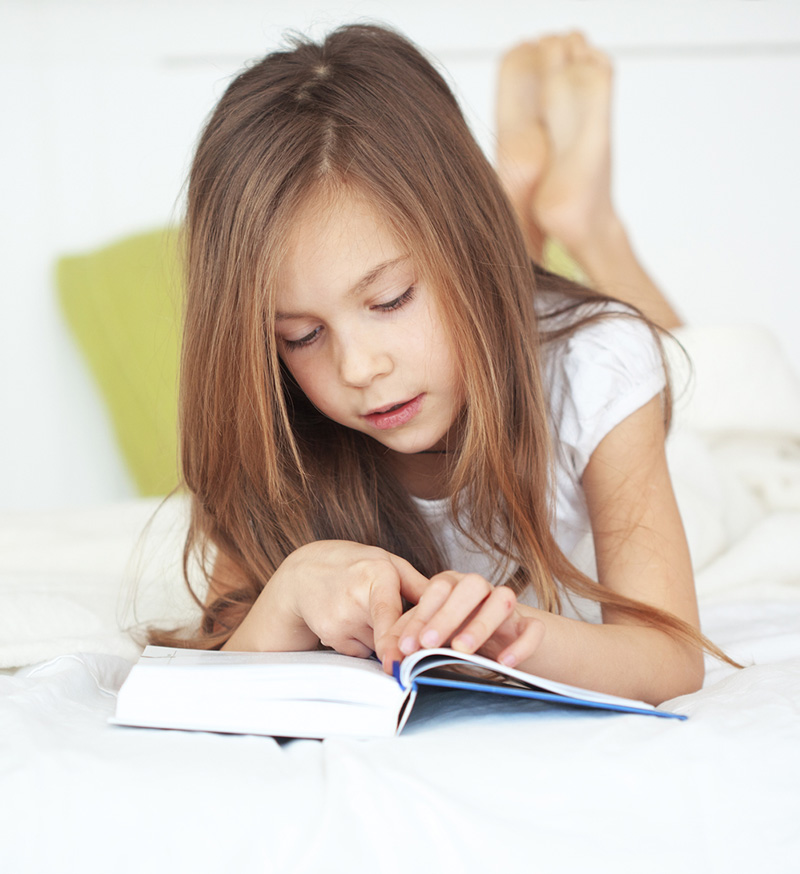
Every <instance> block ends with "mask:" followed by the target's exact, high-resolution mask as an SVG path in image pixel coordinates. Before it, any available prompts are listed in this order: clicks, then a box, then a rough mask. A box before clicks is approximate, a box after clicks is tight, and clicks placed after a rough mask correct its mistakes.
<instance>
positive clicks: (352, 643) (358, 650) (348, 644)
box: [332, 637, 372, 659]
mask: <svg viewBox="0 0 800 874" xmlns="http://www.w3.org/2000/svg"><path fill="white" fill-rule="evenodd" d="M332 646H333V648H334V649H335V650H336V652H338V653H341V654H342V655H347V656H355V657H356V658H359V659H366V658H369V656H371V655H372V647H371V646H367V644H366V643H364V642H363V641H361V640H356V638H354V637H348V638H344V639H343V640H340V641H337V642H336V643H335V644H332Z"/></svg>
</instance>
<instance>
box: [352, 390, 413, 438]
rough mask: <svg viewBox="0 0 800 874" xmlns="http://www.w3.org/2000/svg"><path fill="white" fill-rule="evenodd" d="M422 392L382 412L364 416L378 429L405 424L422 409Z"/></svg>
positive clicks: (382, 429)
mask: <svg viewBox="0 0 800 874" xmlns="http://www.w3.org/2000/svg"><path fill="white" fill-rule="evenodd" d="M424 397H425V395H424V394H421V395H417V396H416V397H415V398H411V400H410V401H406V402H405V403H403V404H400V405H399V406H397V407H392V408H391V409H389V410H386V411H384V412H382V413H380V412H379V413H367V415H366V416H364V418H365V419H366V420H367V421H368V422H369V423H370V425H372V427H373V428H377V429H378V430H380V431H386V430H387V429H389V428H397V427H398V426H399V425H405V424H406V422H410V421H411V420H412V419H413V418H414V416H416V415H417V413H418V412H419V411H420V410H421V409H422V399H423V398H424Z"/></svg>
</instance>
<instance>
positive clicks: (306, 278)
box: [279, 191, 410, 297]
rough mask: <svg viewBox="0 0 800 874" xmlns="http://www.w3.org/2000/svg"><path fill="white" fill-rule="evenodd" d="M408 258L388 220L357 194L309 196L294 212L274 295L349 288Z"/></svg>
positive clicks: (343, 193) (406, 251)
mask: <svg viewBox="0 0 800 874" xmlns="http://www.w3.org/2000/svg"><path fill="white" fill-rule="evenodd" d="M408 261H410V255H409V252H408V247H407V246H406V245H405V244H404V242H403V241H402V240H401V239H400V236H399V235H398V234H397V232H396V230H395V228H394V227H393V225H392V223H391V222H390V221H389V220H388V219H387V218H386V216H385V215H384V214H383V213H382V211H381V210H379V209H376V207H375V206H374V204H373V203H371V202H370V201H369V199H368V198H366V197H364V196H363V195H360V194H358V193H352V192H347V191H344V192H341V193H339V194H338V196H335V197H332V196H330V195H327V196H322V197H317V198H315V197H313V196H311V197H308V198H306V200H305V201H304V203H303V204H302V205H301V207H300V208H299V209H298V210H297V212H296V213H295V215H294V217H293V220H292V222H291V226H290V229H289V237H288V246H287V248H286V256H285V258H284V259H283V263H282V265H281V271H280V273H281V281H280V283H279V286H280V293H279V297H286V296H287V295H291V294H293V293H296V292H298V291H300V290H303V291H305V290H308V289H314V288H322V287H325V288H328V287H339V286H342V285H344V286H347V287H351V286H354V285H356V284H358V283H359V282H361V281H362V280H363V279H364V278H365V277H367V276H368V275H369V274H370V273H371V272H373V271H375V270H376V269H377V268H378V267H380V266H381V265H385V264H389V263H393V264H398V265H399V264H401V263H402V262H408Z"/></svg>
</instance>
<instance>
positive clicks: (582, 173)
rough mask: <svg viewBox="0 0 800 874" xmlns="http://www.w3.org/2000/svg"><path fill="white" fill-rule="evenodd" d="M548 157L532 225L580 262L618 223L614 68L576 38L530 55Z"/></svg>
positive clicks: (551, 41) (545, 44) (545, 43)
mask: <svg viewBox="0 0 800 874" xmlns="http://www.w3.org/2000/svg"><path fill="white" fill-rule="evenodd" d="M530 59H531V64H532V68H533V67H534V66H535V69H536V73H537V75H538V82H539V112H540V118H541V120H542V124H543V127H544V129H545V131H546V135H547V143H548V153H547V154H548V160H547V164H546V166H545V168H544V170H543V172H542V173H541V174H540V176H539V179H538V182H537V184H536V186H535V189H534V191H533V197H532V200H531V209H532V212H533V220H534V222H535V223H536V224H537V225H538V226H539V227H541V228H542V229H543V231H544V232H545V234H546V235H547V236H548V237H552V238H554V239H556V240H558V241H560V242H561V243H563V244H564V246H566V248H567V249H568V250H569V251H570V253H571V254H572V255H573V256H575V257H577V258H579V259H580V255H581V249H582V247H583V246H584V245H585V244H587V243H589V242H591V241H592V240H595V239H597V238H598V237H599V236H602V232H603V230H604V229H605V227H607V225H608V224H609V223H610V222H612V221H613V220H614V218H615V212H614V208H613V205H612V201H611V142H610V124H611V78H612V74H611V63H610V61H609V59H608V58H607V57H606V55H604V54H603V53H602V52H600V51H598V50H597V49H594V48H592V47H591V46H589V45H588V43H587V42H586V40H585V39H584V37H583V36H582V35H581V34H579V33H571V34H569V35H567V36H552V37H545V38H544V39H541V40H539V42H538V43H536V44H535V53H533V54H532V55H531V56H530Z"/></svg>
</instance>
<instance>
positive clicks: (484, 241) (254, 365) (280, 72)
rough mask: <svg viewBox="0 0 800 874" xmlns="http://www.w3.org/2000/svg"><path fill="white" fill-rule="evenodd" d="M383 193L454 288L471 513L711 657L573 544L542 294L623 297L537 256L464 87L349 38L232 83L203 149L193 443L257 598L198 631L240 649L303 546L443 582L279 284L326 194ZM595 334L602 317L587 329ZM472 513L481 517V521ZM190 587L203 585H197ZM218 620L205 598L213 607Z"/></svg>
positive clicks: (543, 582)
mask: <svg viewBox="0 0 800 874" xmlns="http://www.w3.org/2000/svg"><path fill="white" fill-rule="evenodd" d="M337 190H339V191H342V190H346V191H349V192H351V193H352V192H355V193H358V194H359V195H361V196H363V197H365V198H367V199H368V200H369V202H370V203H371V204H373V205H374V208H375V209H376V210H377V211H378V212H379V213H380V214H381V215H382V216H383V217H385V219H386V221H387V222H388V223H389V225H390V226H391V228H392V229H393V231H394V232H395V233H396V234H397V237H398V240H400V241H401V242H402V243H403V245H404V246H406V247H407V251H408V252H410V253H412V256H413V261H414V264H415V267H416V269H417V270H418V271H419V273H420V274H421V276H420V278H422V279H424V280H425V281H426V282H427V283H428V285H429V287H430V288H431V289H432V290H434V291H435V293H436V295H437V300H438V304H439V307H440V310H441V314H442V318H443V322H444V324H446V325H447V326H448V327H449V330H450V332H451V341H452V343H453V345H454V348H457V349H458V350H459V356H460V360H461V363H462V369H463V373H462V378H463V383H464V387H465V395H466V398H467V401H466V404H465V407H464V410H463V413H462V418H463V421H462V422H461V423H460V425H461V428H460V433H461V435H462V439H461V443H460V445H459V446H458V447H457V449H456V451H455V452H454V453H453V454H452V455H451V456H449V458H450V459H451V461H450V469H449V471H448V475H449V494H450V495H451V500H452V511H453V518H454V519H455V520H459V519H462V518H467V517H468V518H469V531H468V532H466V533H467V534H468V536H470V537H471V538H472V539H473V540H474V541H475V542H476V543H478V544H480V545H481V546H482V548H485V549H492V550H496V551H497V552H498V553H499V554H500V555H503V556H505V557H506V560H507V567H508V568H512V567H516V568H517V570H516V571H515V573H514V575H513V577H512V579H511V581H510V585H512V586H513V588H514V589H515V590H516V591H517V592H521V591H522V590H523V589H524V588H526V587H528V586H531V587H532V588H533V590H534V591H535V593H536V596H537V598H538V602H539V604H540V606H541V607H542V608H543V609H545V610H550V611H556V612H557V611H559V610H560V607H561V599H560V596H559V586H563V587H564V588H565V589H566V590H568V591H570V592H573V593H575V594H578V595H581V596H587V597H590V598H592V599H594V600H595V601H598V602H600V603H601V604H606V605H613V606H614V607H615V608H616V609H617V610H619V611H622V612H623V613H625V614H626V615H628V616H630V617H633V618H635V619H636V620H637V621H640V622H643V623H648V624H652V625H656V626H658V627H660V628H663V629H665V630H668V631H669V632H670V633H672V634H674V635H677V636H679V637H681V638H683V639H684V640H688V641H690V642H692V643H693V644H695V645H702V642H703V641H702V638H701V637H700V635H699V634H698V633H697V632H695V631H694V630H693V629H692V628H691V627H690V626H689V625H688V624H686V623H684V622H682V621H680V620H678V619H677V618H675V617H673V616H670V615H669V614H666V613H664V612H661V611H658V610H656V609H654V608H651V607H648V606H646V605H644V604H641V603H638V602H635V601H632V600H630V599H628V598H625V597H623V596H621V595H618V594H615V593H613V592H611V591H609V590H608V589H606V588H604V587H603V586H601V585H598V584H597V583H595V582H594V581H592V580H591V579H589V578H588V577H586V576H585V575H583V574H582V573H580V572H579V571H578V570H577V569H576V568H575V567H573V565H572V564H571V563H570V562H569V561H568V560H567V558H566V557H565V556H564V555H563V554H562V552H561V551H560V549H559V548H558V546H557V544H556V542H555V540H554V537H553V534H552V522H553V511H552V497H553V488H554V481H553V464H552V457H553V454H552V451H551V446H550V443H551V437H550V433H549V425H548V412H547V403H546V399H545V397H544V393H543V388H542V379H541V372H540V348H539V347H540V344H541V342H542V339H544V340H545V341H546V340H547V339H548V332H547V331H546V330H543V329H542V327H541V326H540V325H539V324H538V322H537V316H536V312H535V308H534V302H535V298H536V295H537V293H541V292H542V291H557V292H559V293H560V294H561V295H562V296H563V297H564V299H565V300H566V301H568V304H567V305H568V306H573V307H579V308H581V307H583V306H584V305H585V304H587V303H591V302H596V301H598V300H602V299H604V298H602V296H600V295H598V294H596V293H595V292H592V291H590V290H588V289H584V288H582V287H580V286H578V285H574V284H572V283H569V282H567V281H566V280H563V279H560V278H558V277H555V276H553V275H552V274H550V273H548V272H547V271H544V270H542V269H541V268H537V267H535V266H534V265H533V264H532V263H531V261H530V260H529V258H528V256H527V254H526V249H525V243H524V240H523V237H522V234H521V231H520V229H519V228H518V226H517V222H516V220H515V218H514V214H513V212H512V209H511V207H510V205H509V203H508V201H507V199H506V197H505V195H504V193H503V191H502V189H501V187H500V184H499V182H498V179H497V176H496V174H495V173H494V171H493V170H492V168H491V166H490V165H489V163H488V162H487V160H486V158H485V156H484V155H483V153H482V152H481V150H480V149H479V147H478V146H477V144H476V142H475V140H474V139H473V137H472V135H471V134H470V132H469V129H468V126H467V124H466V122H465V121H464V118H463V116H462V114H461V111H460V109H459V107H458V104H457V102H456V100H455V98H454V97H453V95H452V93H451V91H450V89H449V88H448V86H447V84H446V83H445V81H444V79H443V78H442V76H441V75H440V74H439V73H438V72H437V71H436V70H435V69H434V67H433V66H432V65H431V64H430V63H429V62H428V61H427V60H426V59H425V58H424V57H423V56H422V54H421V53H420V52H419V51H418V50H417V49H416V48H415V47H414V46H412V45H411V44H410V43H409V42H408V41H406V40H405V39H404V38H402V37H401V36H399V35H398V34H396V33H394V32H392V31H390V30H387V29H384V28H379V27H374V26H361V25H357V26H348V27H343V28H340V29H338V30H336V31H334V32H333V33H332V34H330V35H329V36H328V37H327V39H325V40H324V42H322V43H321V44H315V43H313V42H310V41H306V40H300V39H298V40H297V41H296V42H295V44H294V46H293V47H292V48H291V49H290V50H287V51H281V52H276V53H273V54H270V55H268V56H267V57H266V58H264V59H263V60H262V61H261V62H260V63H257V64H255V65H254V66H252V67H250V68H249V69H247V70H245V71H244V72H243V73H241V74H240V75H239V76H238V77H237V78H236V79H235V80H234V81H233V82H232V83H231V85H230V86H229V87H228V89H227V91H226V93H225V94H224V96H223V97H222V99H221V100H220V102H219V104H218V106H217V107H216V109H215V111H214V112H213V114H212V115H211V118H210V120H209V121H208V124H207V126H206V128H205V130H204V132H203V134H202V137H201V139H200V141H199V144H198V147H197V151H196V156H195V160H194V163H193V166H192V170H191V175H190V180H189V191H188V208H187V218H186V258H187V271H186V277H187V288H186V314H185V328H184V331H185V334H184V345H183V358H182V364H181V368H182V369H181V389H180V427H181V447H182V466H183V479H184V484H185V487H186V488H187V489H188V491H189V493H190V494H191V496H192V502H193V507H192V519H191V525H190V530H189V534H188V538H187V542H186V548H185V567H186V568H188V566H189V564H190V562H191V560H192V558H193V557H199V559H200V564H201V566H202V567H203V568H204V569H205V573H206V576H207V577H210V574H211V567H212V560H213V554H214V552H215V551H216V550H219V551H221V552H222V553H223V554H224V555H225V556H226V557H227V558H228V559H229V560H230V561H232V562H233V563H234V564H235V565H236V566H237V567H238V569H239V571H240V576H241V579H242V581H243V582H242V585H241V587H240V588H238V589H235V590H233V591H228V592H225V593H224V594H222V595H221V596H220V597H219V598H218V599H216V601H214V602H213V603H211V604H202V605H201V606H202V607H203V611H204V617H203V621H202V624H201V627H200V629H199V630H196V631H195V632H194V633H192V634H191V636H188V637H187V636H185V635H183V636H182V635H180V634H179V633H177V632H157V633H153V634H152V635H151V640H153V641H157V642H160V643H172V644H176V643H178V644H181V643H182V644H183V645H194V646H203V647H215V646H220V645H221V644H222V643H224V641H225V640H226V639H227V638H228V637H229V636H230V634H231V633H232V631H233V630H234V629H235V628H236V627H237V625H238V624H239V622H241V620H242V618H243V617H244V615H246V612H247V610H248V609H249V607H250V606H251V605H252V604H253V602H254V601H255V600H256V598H257V597H258V595H259V593H260V592H261V591H262V589H263V587H264V585H266V584H267V583H268V581H269V579H270V577H271V576H272V574H273V573H274V572H275V570H276V569H277V568H278V566H279V565H280V564H281V562H282V561H283V560H284V559H285V558H286V557H287V556H288V555H289V554H290V553H291V552H293V551H294V550H295V549H297V548H298V547H300V546H302V545H303V544H305V543H308V542H310V541H313V540H317V539H323V538H331V539H342V540H352V541H357V542H360V543H364V544H370V545H376V546H381V547H383V548H385V549H387V550H389V551H390V552H392V553H394V554H396V555H400V556H403V557H404V558H406V559H408V560H409V561H410V562H411V563H412V564H413V565H415V566H416V567H417V568H418V569H419V570H420V571H421V572H422V573H423V574H425V575H427V576H431V575H433V574H434V573H436V572H438V571H440V570H443V569H444V564H443V559H442V555H441V553H440V551H439V548H438V546H437V544H436V542H435V541H434V539H433V536H432V534H431V532H430V530H429V529H428V526H427V524H426V523H425V521H424V520H423V518H422V517H421V515H420V513H419V510H418V509H417V508H416V506H415V505H414V503H413V501H412V500H411V499H410V497H409V495H408V493H407V490H406V489H405V488H404V487H403V486H402V484H401V483H400V482H399V481H398V480H397V478H396V477H395V475H394V474H393V473H392V470H391V469H390V467H389V465H388V463H387V461H386V458H385V451H383V448H382V447H381V446H380V444H378V443H377V442H375V441H373V440H372V439H371V438H369V437H367V436H365V435H363V434H361V433H357V432H354V431H351V430H349V429H347V428H344V427H342V426H340V425H338V424H337V423H335V422H332V421H330V420H328V419H326V418H324V417H323V416H322V415H321V414H320V413H319V412H318V411H317V410H316V409H315V408H314V407H313V406H312V405H311V404H310V403H309V402H308V400H307V399H306V398H305V396H304V395H303V394H302V392H301V391H299V389H298V388H297V386H296V385H295V384H294V383H293V381H292V379H291V378H290V376H289V374H288V372H287V371H286V369H285V368H284V367H283V366H282V364H281V361H280V358H279V355H278V351H277V348H276V341H275V337H274V330H273V326H274V315H275V314H274V306H275V304H274V299H275V294H274V289H275V286H276V281H277V275H278V271H279V269H280V265H281V262H282V259H283V257H284V255H285V252H286V248H287V240H288V238H289V234H290V229H291V227H292V222H293V219H294V218H295V216H296V215H297V212H298V209H299V208H300V207H301V205H303V204H305V203H306V202H307V199H308V198H310V197H315V196H320V194H321V192H323V191H325V192H328V193H330V192H335V191H337ZM579 321H580V320H579ZM465 508H468V514H466V515H465V514H463V511H464V510H465ZM187 581H188V573H187ZM198 603H200V599H199V598H198Z"/></svg>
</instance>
